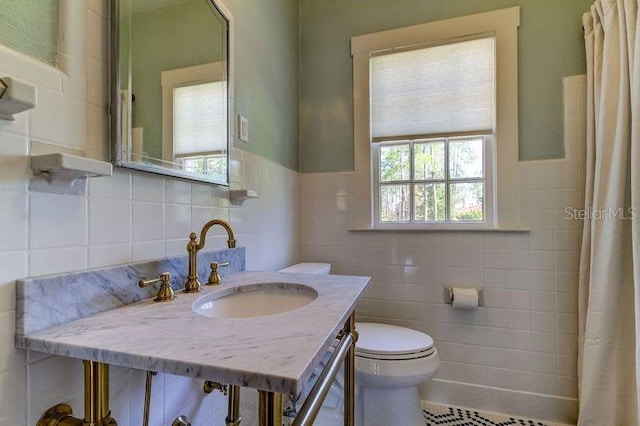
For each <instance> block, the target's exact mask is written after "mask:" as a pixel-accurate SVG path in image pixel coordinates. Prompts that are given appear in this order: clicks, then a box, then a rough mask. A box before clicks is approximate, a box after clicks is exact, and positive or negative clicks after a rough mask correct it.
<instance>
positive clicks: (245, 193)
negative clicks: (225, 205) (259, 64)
mask: <svg viewBox="0 0 640 426" xmlns="http://www.w3.org/2000/svg"><path fill="white" fill-rule="evenodd" d="M252 198H258V193H257V192H256V191H252V190H251V189H232V190H230V191H229V201H230V202H231V204H233V205H234V206H241V205H242V203H244V202H245V201H246V200H250V199H252Z"/></svg>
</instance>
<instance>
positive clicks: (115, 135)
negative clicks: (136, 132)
mask: <svg viewBox="0 0 640 426" xmlns="http://www.w3.org/2000/svg"><path fill="white" fill-rule="evenodd" d="M206 1H207V2H209V3H210V6H212V7H213V8H215V9H216V10H218V12H220V14H221V15H222V17H223V18H224V19H226V21H227V173H226V182H220V181H218V180H215V179H211V178H208V177H207V176H205V175H197V174H195V173H189V172H186V171H183V170H179V169H169V168H165V167H161V166H157V165H153V164H144V163H137V162H130V161H126V160H124V159H123V158H122V108H121V106H120V89H121V82H122V76H121V75H120V74H121V73H120V0H111V1H110V2H109V41H108V50H109V53H108V55H109V106H108V114H109V145H110V161H111V163H112V164H113V165H115V166H118V167H124V168H127V169H133V170H138V171H143V172H149V173H154V174H158V175H163V176H170V177H174V178H180V179H186V180H190V181H195V182H204V183H209V184H214V185H219V186H226V187H228V186H230V170H229V169H230V165H231V164H230V163H231V161H230V160H231V148H232V146H233V137H234V129H235V126H234V123H235V120H234V118H235V112H234V111H235V109H234V104H233V100H234V48H233V43H234V24H233V15H232V14H231V12H230V11H229V9H227V7H226V6H225V5H224V4H223V2H222V1H221V0H206ZM128 73H129V74H130V73H131V70H130V69H129V71H128ZM127 78H129V75H127ZM129 149H130V148H129Z"/></svg>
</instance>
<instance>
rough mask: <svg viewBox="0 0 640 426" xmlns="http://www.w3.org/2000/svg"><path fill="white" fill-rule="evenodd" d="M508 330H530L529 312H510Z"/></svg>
mask: <svg viewBox="0 0 640 426" xmlns="http://www.w3.org/2000/svg"><path fill="white" fill-rule="evenodd" d="M509 328H510V329H511V330H531V312H529V311H524V310H522V311H521V310H517V311H516V310H510V311H509Z"/></svg>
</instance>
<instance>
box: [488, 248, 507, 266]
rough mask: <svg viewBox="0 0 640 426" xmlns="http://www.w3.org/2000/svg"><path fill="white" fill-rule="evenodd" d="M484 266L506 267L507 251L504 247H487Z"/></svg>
mask: <svg viewBox="0 0 640 426" xmlns="http://www.w3.org/2000/svg"><path fill="white" fill-rule="evenodd" d="M484 266H485V267H486V268H492V269H506V268H507V252H506V251H505V250H503V249H485V251H484Z"/></svg>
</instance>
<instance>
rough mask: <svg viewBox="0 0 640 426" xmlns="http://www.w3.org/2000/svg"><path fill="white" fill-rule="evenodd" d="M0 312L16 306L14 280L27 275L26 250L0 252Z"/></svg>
mask: <svg viewBox="0 0 640 426" xmlns="http://www.w3.org/2000/svg"><path fill="white" fill-rule="evenodd" d="M0 265H2V268H0V312H6V311H13V310H14V309H15V308H16V296H15V294H16V290H15V289H16V285H15V280H16V279H18V278H25V277H26V276H27V252H26V251H5V252H0Z"/></svg>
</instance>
